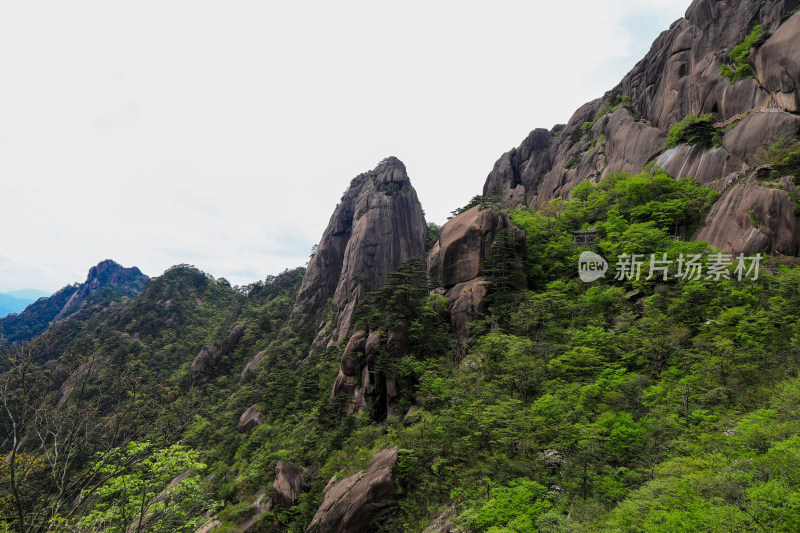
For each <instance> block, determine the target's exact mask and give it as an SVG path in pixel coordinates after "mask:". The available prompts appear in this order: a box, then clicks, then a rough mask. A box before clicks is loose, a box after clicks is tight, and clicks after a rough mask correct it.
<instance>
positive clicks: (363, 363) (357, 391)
mask: <svg viewBox="0 0 800 533" xmlns="http://www.w3.org/2000/svg"><path fill="white" fill-rule="evenodd" d="M382 347H383V345H382V342H381V331H380V330H377V329H374V330H372V331H370V332H369V333H367V332H366V331H364V330H359V331H356V332H355V333H354V334H353V336H352V337H351V338H350V341H349V342H348V343H347V347H346V348H345V350H344V353H343V354H342V359H341V362H340V363H339V373H338V375H337V376H336V381H335V382H334V384H333V389H332V390H331V394H330V400H333V399H334V398H336V397H337V396H338V395H341V394H343V395H345V396H347V397H349V398H350V402H349V403H348V404H347V407H346V409H345V412H346V414H353V413H361V412H364V410H365V409H367V408H369V410H370V413H371V414H372V417H373V418H375V419H383V418H384V417H385V416H387V415H395V414H397V405H396V400H397V397H398V396H399V390H398V388H397V387H398V386H397V379H396V376H395V375H394V374H392V373H391V372H389V373H387V372H385V371H384V369H382V368H379V366H380V365H379V364H378V356H379V354H380V352H381V349H382ZM386 350H387V351H388V353H389V356H391V357H392V358H393V359H401V358H403V357H404V356H405V355H406V354H407V353H408V324H405V323H403V324H398V325H397V326H395V327H394V328H391V329H390V330H389V331H388V334H387V342H386Z"/></svg>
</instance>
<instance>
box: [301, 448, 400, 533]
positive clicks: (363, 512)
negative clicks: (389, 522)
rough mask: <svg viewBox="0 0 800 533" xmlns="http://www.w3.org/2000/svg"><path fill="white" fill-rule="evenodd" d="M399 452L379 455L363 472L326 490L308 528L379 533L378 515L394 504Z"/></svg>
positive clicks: (319, 531) (336, 532) (320, 531)
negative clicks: (377, 526)
mask: <svg viewBox="0 0 800 533" xmlns="http://www.w3.org/2000/svg"><path fill="white" fill-rule="evenodd" d="M396 464H397V448H389V449H386V450H383V451H382V452H379V453H377V454H376V455H375V457H373V459H372V462H371V463H370V465H369V466H368V467H367V469H366V470H364V471H359V472H356V473H355V474H353V475H352V476H350V477H348V478H345V479H342V480H339V481H334V480H331V483H329V484H328V486H327V487H326V488H325V499H324V501H323V502H322V505H320V507H319V509H317V512H316V514H315V515H314V518H313V519H312V520H311V523H310V524H309V525H308V527H306V529H305V530H306V531H307V532H312V533H358V532H361V531H377V530H378V529H377V528H375V527H374V525H373V524H372V521H373V519H374V518H375V515H376V514H377V513H378V512H379V511H381V510H383V509H385V508H387V507H389V506H391V505H392V504H393V501H392V495H393V494H394V468H395V466H396Z"/></svg>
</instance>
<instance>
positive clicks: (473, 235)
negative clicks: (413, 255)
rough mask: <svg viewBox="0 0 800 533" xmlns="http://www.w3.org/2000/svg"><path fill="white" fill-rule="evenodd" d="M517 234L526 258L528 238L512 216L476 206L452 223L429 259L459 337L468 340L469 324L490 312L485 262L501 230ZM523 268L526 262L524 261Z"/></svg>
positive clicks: (432, 276) (443, 229)
mask: <svg viewBox="0 0 800 533" xmlns="http://www.w3.org/2000/svg"><path fill="white" fill-rule="evenodd" d="M505 229H508V230H510V231H512V232H513V234H514V236H515V239H516V242H517V245H518V247H519V256H520V258H521V257H522V256H523V252H524V243H525V235H524V233H523V232H522V231H520V230H518V229H516V228H515V227H514V225H513V224H512V222H511V220H510V219H509V218H508V215H506V214H504V213H501V212H497V211H495V210H494V209H491V208H482V207H480V206H476V207H473V208H471V209H468V210H467V211H465V212H463V213H461V214H459V215H458V216H456V217H454V218H452V219H451V220H449V221H448V222H447V223H446V224H445V225H444V226H442V229H441V231H440V234H439V240H438V242H437V243H436V244H435V245H434V246H433V248H432V249H431V252H430V254H429V256H428V275H429V277H430V278H431V279H432V280H433V281H434V283H437V284H440V285H441V286H443V287H444V290H445V296H446V297H447V299H448V301H449V311H450V323H451V326H452V327H453V329H454V330H455V331H456V332H457V333H458V334H459V337H460V338H462V339H465V338H466V337H467V329H466V328H467V324H468V323H469V322H470V321H471V320H472V319H473V318H474V317H475V316H477V315H478V314H480V313H483V312H485V311H486V304H485V301H484V298H485V297H486V292H487V288H486V285H485V280H484V279H483V277H482V274H483V265H484V262H485V261H486V260H487V259H488V258H489V256H490V255H491V249H492V244H494V242H495V240H496V239H497V236H498V235H499V234H500V232H501V231H503V230H505ZM519 267H520V268H522V263H521V261H520V265H519Z"/></svg>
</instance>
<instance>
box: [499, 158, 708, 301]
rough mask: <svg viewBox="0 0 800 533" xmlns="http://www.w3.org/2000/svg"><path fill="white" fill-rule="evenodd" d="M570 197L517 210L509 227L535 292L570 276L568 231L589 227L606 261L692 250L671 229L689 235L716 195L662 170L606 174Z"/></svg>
mask: <svg viewBox="0 0 800 533" xmlns="http://www.w3.org/2000/svg"><path fill="white" fill-rule="evenodd" d="M571 196H572V198H571V199H570V200H567V201H564V200H561V199H558V200H554V201H552V202H549V203H547V204H545V205H544V206H542V208H541V209H540V210H539V211H538V212H537V211H532V210H530V209H526V208H523V209H517V210H513V211H511V213H510V216H511V219H512V221H513V222H514V224H515V225H516V226H517V227H519V228H520V229H523V230H524V231H525V237H526V248H525V250H526V251H525V254H526V255H525V271H526V274H527V278H528V287H529V288H532V289H541V288H543V287H544V286H545V285H547V284H548V283H550V282H551V281H553V280H555V279H559V278H564V277H570V276H574V275H575V274H576V273H577V272H576V268H575V265H577V264H578V256H579V255H580V253H581V252H582V251H583V250H582V249H581V248H579V247H577V246H575V245H574V241H573V237H572V235H571V233H570V231H573V230H578V229H580V228H587V227H594V228H596V229H597V230H598V232H599V234H600V235H601V238H600V239H599V240H598V242H597V243H596V245H597V248H598V249H599V251H600V252H602V253H603V254H605V255H604V256H605V257H607V258H613V257H616V256H618V255H619V254H621V253H629V254H630V253H653V252H658V251H663V252H670V253H675V255H676V256H677V254H678V253H680V252H681V251H682V250H683V249H684V248H686V247H693V246H696V245H694V244H690V243H680V242H677V241H675V240H674V239H673V236H674V234H675V232H676V230H679V229H680V228H685V230H686V232H687V233H691V232H692V231H693V230H694V229H695V228H696V227H697V225H699V224H700V223H701V222H702V220H703V218H704V216H705V213H706V212H707V211H708V209H709V207H710V206H711V204H713V203H714V201H716V199H717V197H718V194H717V193H716V192H714V191H713V190H712V189H711V188H709V187H702V186H700V185H699V184H698V183H697V181H695V180H693V179H689V178H683V179H679V180H675V179H672V178H671V177H670V176H669V175H667V174H666V172H664V171H663V170H661V169H659V170H657V171H655V172H644V173H641V174H637V175H635V176H631V175H629V174H626V173H615V174H611V175H609V176H608V177H607V178H605V179H604V180H603V181H601V182H600V183H597V184H592V183H589V182H583V183H580V184H579V185H577V186H576V187H575V188H574V189H573V190H572V195H571Z"/></svg>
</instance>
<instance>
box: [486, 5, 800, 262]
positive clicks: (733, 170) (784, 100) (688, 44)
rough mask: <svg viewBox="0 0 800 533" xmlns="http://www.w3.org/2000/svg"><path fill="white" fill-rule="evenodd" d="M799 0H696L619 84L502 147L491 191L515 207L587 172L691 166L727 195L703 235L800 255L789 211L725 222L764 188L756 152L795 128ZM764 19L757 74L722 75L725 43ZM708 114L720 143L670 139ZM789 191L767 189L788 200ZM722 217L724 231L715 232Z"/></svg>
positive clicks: (680, 171)
mask: <svg viewBox="0 0 800 533" xmlns="http://www.w3.org/2000/svg"><path fill="white" fill-rule="evenodd" d="M799 6H800V1H798V0H769V1H739V2H723V1H717V0H696V1H695V2H694V3H693V4H692V5H691V6H690V7H689V9H688V10H687V12H686V16H685V17H684V18H682V19H680V20H678V21H676V22H675V23H673V24H672V26H671V27H670V28H669V29H668V30H667V31H664V32H663V33H662V34H661V35H660V36H659V37H658V38H657V39H656V40H655V42H654V43H653V45H652V48H651V49H650V52H649V53H648V54H647V55H646V56H645V57H644V58H643V59H642V60H641V61H640V62H639V63H638V64H637V65H636V66H635V67H634V68H633V69H632V70H631V71H630V72H629V73H628V74H627V75H626V76H625V78H624V79H623V80H622V81H621V82H620V84H619V85H618V86H617V87H616V88H614V89H613V90H612V91H610V92H609V93H607V94H606V95H605V96H604V97H602V98H599V99H597V100H594V101H592V102H589V103H587V104H585V105H583V106H582V107H580V108H579V109H578V110H577V111H576V112H575V114H574V115H573V116H572V118H571V119H570V120H569V122H568V123H567V124H566V125H558V126H556V127H554V128H553V129H551V130H545V129H536V130H534V131H532V132H531V133H530V135H529V136H528V137H527V138H526V139H525V140H524V141H523V142H522V144H521V145H520V146H519V147H518V148H515V149H513V150H511V151H510V152H508V153H506V154H504V155H503V156H502V157H501V158H500V159H499V160H498V161H497V163H495V166H494V169H493V170H492V171H491V173H490V174H489V176H488V177H487V179H486V183H485V185H484V190H483V193H484V194H485V195H490V194H492V193H495V192H499V193H500V196H501V199H502V203H503V204H504V205H505V206H508V207H511V206H519V205H524V204H527V205H532V206H539V205H541V204H543V203H544V202H547V201H548V200H551V199H553V198H555V197H558V196H564V197H566V196H568V195H569V192H570V191H571V189H572V188H573V187H574V186H575V185H576V184H578V183H580V182H581V181H584V180H593V181H596V180H599V179H602V178H603V177H605V176H607V175H608V174H609V173H612V172H616V171H627V172H637V171H639V170H640V169H641V168H642V167H644V166H645V165H646V164H648V163H651V162H653V163H654V164H655V165H657V166H661V167H663V168H664V169H666V170H667V171H668V172H669V173H670V174H671V175H672V176H674V177H676V178H677V177H686V176H691V177H695V178H696V179H697V180H698V181H700V182H701V183H703V184H709V185H712V186H714V187H715V188H717V189H718V190H719V191H721V192H722V193H723V196H722V199H721V200H720V202H721V205H726V206H727V207H728V209H727V210H726V209H715V210H713V211H712V213H711V214H710V215H709V218H708V219H707V220H706V221H705V224H704V227H703V228H701V230H700V231H699V232H698V233H697V234H696V235H695V236H694V238H695V239H698V240H700V239H708V240H709V242H710V244H712V245H714V246H717V247H720V248H723V249H728V250H730V251H732V252H746V253H753V252H768V253H774V252H776V253H783V254H796V253H797V252H798V249H797V247H796V244H795V243H794V240H793V239H787V238H786V237H785V235H784V234H785V233H786V232H788V231H791V230H792V229H793V227H794V225H796V219H792V217H789V216H786V217H783V216H781V217H779V218H780V221H777V220H776V217H774V216H772V219H771V220H770V221H767V220H766V219H761V218H757V221H758V224H759V225H763V226H766V227H773V226H774V225H775V224H778V226H777V227H774V228H773V229H774V231H773V230H769V231H765V232H764V231H758V229H757V228H755V226H753V225H752V224H748V223H747V222H746V221H745V222H741V223H740V224H735V225H732V226H731V225H729V224H727V223H726V221H730V219H731V217H737V216H738V218H741V216H739V215H740V214H741V213H739V214H738V215H737V214H736V213H731V212H730V211H729V209H736V210H738V209H749V208H748V206H750V208H752V206H753V205H757V204H759V202H761V201H763V200H764V199H766V197H765V196H764V191H759V190H758V185H757V184H754V182H753V180H752V179H748V178H749V177H750V176H751V175H752V170H753V169H754V168H755V166H757V162H756V161H755V160H754V155H755V154H756V152H757V151H758V150H759V149H760V148H765V147H768V146H771V145H772V144H774V143H775V142H776V141H778V140H779V139H781V138H786V139H791V138H794V137H796V136H797V135H798V130H799V129H800V12H797V9H798V7H799ZM756 25H761V28H762V29H761V37H760V39H759V40H758V41H756V44H755V45H754V47H753V48H752V50H751V52H750V57H749V63H750V65H751V67H752V70H753V76H752V77H746V78H745V79H743V80H741V81H739V82H737V83H732V82H731V81H730V80H728V79H726V78H724V77H722V76H721V75H720V66H721V65H723V64H730V63H731V61H730V59H729V58H728V53H729V52H730V51H731V50H732V49H733V48H734V47H735V46H736V45H738V44H740V43H741V42H743V41H744V39H745V37H746V36H747V35H748V34H750V33H751V31H752V30H753V29H754V28H755V26H756ZM708 113H711V114H713V115H714V117H715V120H717V121H718V122H717V123H716V124H715V126H716V127H717V128H718V131H719V132H720V133H721V134H722V135H724V137H723V142H722V146H721V147H710V148H701V147H699V146H687V145H679V146H677V147H675V148H672V149H670V150H667V132H668V131H669V130H670V128H672V127H673V126H674V125H675V124H677V123H678V122H680V121H681V120H683V119H684V118H685V117H686V116H687V115H689V114H696V115H703V114H708ZM754 187H755V188H754ZM789 194H791V192H781V191H778V193H777V194H769V195H767V196H769V199H768V200H769V201H770V202H778V203H781V204H783V203H785V202H786V200H788V199H789ZM784 197H785V198H784ZM775 209H780V210H781V212H783V210H782V209H783V208H778V207H775V208H774V209H773V210H775ZM763 211H764V213H768V212H771V211H770V209H766V210H763ZM745 213H746V211H745ZM760 214H761V213H760V212H759V211H757V212H756V217H759V216H760ZM724 226H728V230H727V232H721V231H719V228H720V227H724ZM714 228H716V229H714ZM754 229H755V230H756V231H755V232H754V231H753V230H754ZM778 235H780V236H781V237H780V238H777V237H778Z"/></svg>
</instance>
